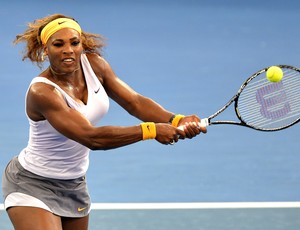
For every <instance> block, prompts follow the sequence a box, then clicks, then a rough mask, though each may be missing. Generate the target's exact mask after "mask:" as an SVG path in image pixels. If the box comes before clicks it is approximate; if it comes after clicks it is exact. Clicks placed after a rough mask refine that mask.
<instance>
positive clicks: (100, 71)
mask: <svg viewBox="0 0 300 230" xmlns="http://www.w3.org/2000/svg"><path fill="white" fill-rule="evenodd" d="M86 57H87V59H88V61H89V63H90V65H91V67H92V69H93V71H94V72H95V74H96V75H97V76H98V78H104V77H105V76H107V75H108V74H107V73H109V71H110V70H111V67H110V65H109V63H108V62H107V61H106V60H105V59H104V58H103V57H101V56H100V55H98V54H96V53H87V54H86Z"/></svg>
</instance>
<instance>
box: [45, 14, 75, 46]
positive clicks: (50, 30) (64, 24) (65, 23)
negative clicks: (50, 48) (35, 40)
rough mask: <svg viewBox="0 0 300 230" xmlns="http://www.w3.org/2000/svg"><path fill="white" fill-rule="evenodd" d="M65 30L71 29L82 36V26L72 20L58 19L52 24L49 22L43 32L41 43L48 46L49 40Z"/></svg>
mask: <svg viewBox="0 0 300 230" xmlns="http://www.w3.org/2000/svg"><path fill="white" fill-rule="evenodd" d="M63 28H71V29H74V30H76V31H77V32H78V33H79V34H81V28H80V25H79V24H78V23H77V22H76V21H74V20H73V19H70V18H58V19H55V20H53V21H51V22H49V23H48V24H47V25H46V26H45V27H44V28H43V29H42V32H41V41H42V43H43V44H46V43H47V41H48V39H49V38H50V37H51V35H52V34H54V33H55V32H57V31H58V30H61V29H63Z"/></svg>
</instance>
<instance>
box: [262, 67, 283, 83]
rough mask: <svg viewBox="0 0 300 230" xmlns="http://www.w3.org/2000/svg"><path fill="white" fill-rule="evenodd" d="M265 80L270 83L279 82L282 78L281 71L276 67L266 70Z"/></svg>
mask: <svg viewBox="0 0 300 230" xmlns="http://www.w3.org/2000/svg"><path fill="white" fill-rule="evenodd" d="M266 75H267V79H268V80H269V81H271V82H279V81H281V79H282V77H283V72H282V69H281V68H280V67H278V66H271V67H269V68H268V70H267V73H266Z"/></svg>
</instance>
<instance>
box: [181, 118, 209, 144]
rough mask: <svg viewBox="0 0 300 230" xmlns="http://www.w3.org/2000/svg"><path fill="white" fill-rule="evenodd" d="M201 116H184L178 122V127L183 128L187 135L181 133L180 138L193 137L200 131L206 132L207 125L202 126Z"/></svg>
mask: <svg viewBox="0 0 300 230" xmlns="http://www.w3.org/2000/svg"><path fill="white" fill-rule="evenodd" d="M199 122H200V118H199V117H198V116H196V115H189V116H185V117H183V118H182V119H181V120H180V121H179V123H178V129H180V130H183V131H184V133H185V135H181V136H180V139H184V138H185V137H187V138H193V137H195V136H197V135H199V134H200V133H206V132H207V129H206V127H203V126H200V124H199Z"/></svg>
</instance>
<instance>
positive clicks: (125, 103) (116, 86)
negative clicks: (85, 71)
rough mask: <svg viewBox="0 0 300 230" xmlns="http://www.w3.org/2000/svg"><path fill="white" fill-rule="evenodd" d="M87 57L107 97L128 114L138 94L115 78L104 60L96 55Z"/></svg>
mask: <svg viewBox="0 0 300 230" xmlns="http://www.w3.org/2000/svg"><path fill="white" fill-rule="evenodd" d="M87 57H88V59H89V61H90V63H91V66H92V68H93V70H94V72H95V73H96V75H97V77H98V78H99V80H100V82H101V83H102V84H103V86H104V88H105V91H106V92H107V94H108V95H109V97H111V98H112V99H113V100H114V101H116V102H117V103H118V104H120V105H121V106H122V107H123V108H125V109H126V110H127V111H129V112H130V108H131V107H130V106H131V105H132V104H134V103H136V100H137V99H138V96H139V94H138V93H137V92H135V91H134V90H133V89H132V88H131V87H130V86H128V85H127V84H126V83H125V82H123V81H122V80H120V79H119V78H118V77H117V76H116V74H115V73H114V71H113V70H112V68H111V66H110V64H109V63H108V62H107V61H106V60H105V59H104V58H102V57H100V56H99V55H96V54H90V55H87Z"/></svg>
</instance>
